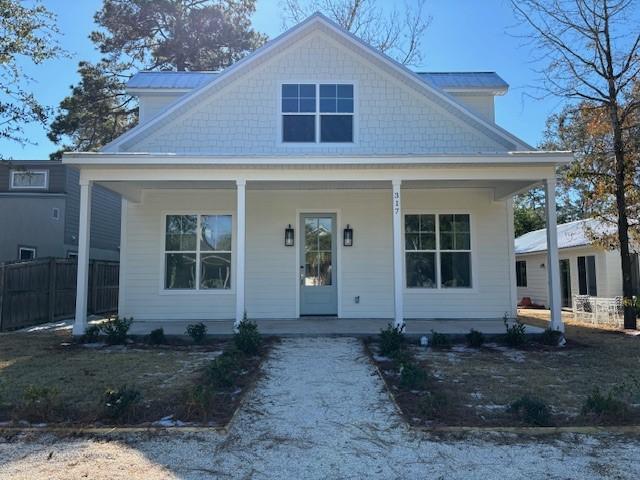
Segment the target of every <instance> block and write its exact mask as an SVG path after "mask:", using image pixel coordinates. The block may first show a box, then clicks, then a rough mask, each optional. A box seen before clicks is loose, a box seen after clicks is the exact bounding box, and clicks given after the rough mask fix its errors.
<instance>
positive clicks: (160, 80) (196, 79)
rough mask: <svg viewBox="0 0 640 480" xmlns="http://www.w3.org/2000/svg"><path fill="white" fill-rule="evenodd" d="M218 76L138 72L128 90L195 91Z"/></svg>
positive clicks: (212, 74)
mask: <svg viewBox="0 0 640 480" xmlns="http://www.w3.org/2000/svg"><path fill="white" fill-rule="evenodd" d="M217 75H218V72H138V73H136V74H135V75H134V76H133V77H131V79H130V80H129V81H128V82H127V89H129V90H142V89H150V90H155V89H160V90H165V89H166V90H174V89H175V90H193V89H194V88H198V87H200V86H202V85H204V84H205V83H207V82H209V81H210V80H213V79H214V78H215V77H216V76H217Z"/></svg>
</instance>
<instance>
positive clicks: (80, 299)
mask: <svg viewBox="0 0 640 480" xmlns="http://www.w3.org/2000/svg"><path fill="white" fill-rule="evenodd" d="M91 190H92V182H88V181H81V182H80V221H79V225H78V276H77V283H76V317H75V321H74V323H73V334H74V335H84V332H85V330H86V328H87V298H88V289H89V242H90V237H91V231H90V230H91Z"/></svg>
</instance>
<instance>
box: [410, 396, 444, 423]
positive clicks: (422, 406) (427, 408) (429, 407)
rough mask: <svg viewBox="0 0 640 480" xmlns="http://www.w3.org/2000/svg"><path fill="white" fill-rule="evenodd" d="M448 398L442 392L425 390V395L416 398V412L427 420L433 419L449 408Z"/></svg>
mask: <svg viewBox="0 0 640 480" xmlns="http://www.w3.org/2000/svg"><path fill="white" fill-rule="evenodd" d="M449 404H450V402H449V398H448V397H447V396H446V395H445V394H444V393H442V392H426V395H424V396H423V397H421V398H420V399H419V400H418V404H417V405H418V412H419V413H420V415H421V416H423V417H424V418H426V419H428V420H433V419H434V418H438V417H440V416H441V415H442V413H443V412H444V411H445V410H446V409H447V408H449Z"/></svg>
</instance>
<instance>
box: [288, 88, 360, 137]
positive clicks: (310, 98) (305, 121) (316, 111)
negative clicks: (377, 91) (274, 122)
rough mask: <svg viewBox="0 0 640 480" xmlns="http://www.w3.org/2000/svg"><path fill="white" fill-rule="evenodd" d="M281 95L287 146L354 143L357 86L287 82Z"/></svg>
mask: <svg viewBox="0 0 640 480" xmlns="http://www.w3.org/2000/svg"><path fill="white" fill-rule="evenodd" d="M281 94H282V95H281V105H280V110H281V112H280V113H281V116H282V142H283V143H352V142H353V128H354V125H353V122H354V119H353V115H354V92H353V85H351V84H343V83H323V84H314V83H304V84H298V83H286V84H283V85H282V92H281Z"/></svg>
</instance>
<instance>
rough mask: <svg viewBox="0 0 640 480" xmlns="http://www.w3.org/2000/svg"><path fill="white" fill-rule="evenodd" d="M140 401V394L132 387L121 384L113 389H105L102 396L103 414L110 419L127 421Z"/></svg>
mask: <svg viewBox="0 0 640 480" xmlns="http://www.w3.org/2000/svg"><path fill="white" fill-rule="evenodd" d="M141 402H142V394H141V393H140V391H139V390H137V389H136V388H133V387H128V386H126V385H123V386H122V387H120V388H118V389H116V390H113V389H107V390H106V391H105V392H104V394H103V396H102V407H103V412H104V416H105V417H106V418H108V419H110V420H115V421H128V420H130V419H131V418H132V416H133V415H134V413H135V411H136V409H137V407H138V406H139V405H140V403H141Z"/></svg>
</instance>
